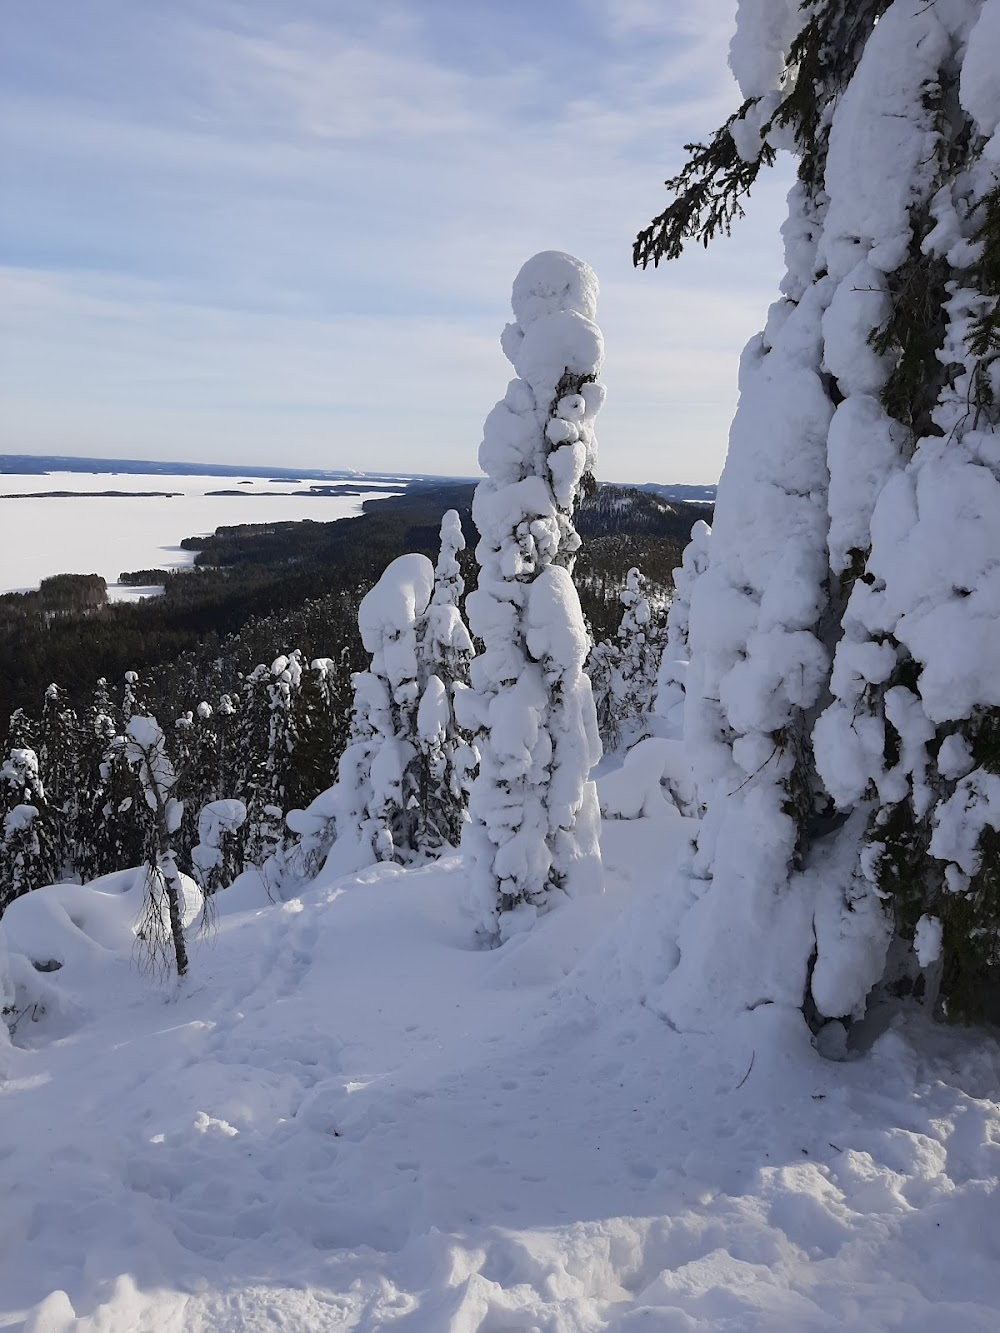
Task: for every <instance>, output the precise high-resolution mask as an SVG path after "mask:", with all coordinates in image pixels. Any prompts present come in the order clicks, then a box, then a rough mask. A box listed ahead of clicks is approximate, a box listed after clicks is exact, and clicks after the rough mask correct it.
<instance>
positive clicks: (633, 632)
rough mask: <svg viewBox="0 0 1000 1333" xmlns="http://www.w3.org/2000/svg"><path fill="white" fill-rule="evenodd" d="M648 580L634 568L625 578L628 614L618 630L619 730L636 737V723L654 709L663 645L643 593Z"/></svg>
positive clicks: (622, 600) (623, 616)
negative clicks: (633, 734)
mask: <svg viewBox="0 0 1000 1333" xmlns="http://www.w3.org/2000/svg"><path fill="white" fill-rule="evenodd" d="M645 583H646V580H645V578H644V577H643V576H642V574H641V573H640V572H639V570H638V569H636V568H635V567H633V568H632V569H630V570H629V571H628V573H627V574H626V576H625V587H624V588H623V589H622V592H621V602H622V605H623V606H624V608H625V610H624V612H623V613H622V620H621V624H620V625H619V626H618V642H619V645H620V656H619V659H618V674H619V679H620V681H621V696H620V698H619V699H618V701H617V703H618V706H617V712H618V719H617V722H618V729H619V731H620V732H622V731H624V732H626V733H629V734H631V733H634V732H635V729H636V725H637V723H638V722H639V721H640V719H641V718H642V717H643V716H644V715H645V714H647V713H649V712H650V710H651V709H652V707H653V696H654V693H655V690H656V673H657V668H658V667H659V663H660V643H659V642H658V639H657V633H656V626H655V625H654V623H653V617H652V613H651V611H650V607H649V601H648V599H647V598H646V596H645V595H644V593H643V587H644V585H645Z"/></svg>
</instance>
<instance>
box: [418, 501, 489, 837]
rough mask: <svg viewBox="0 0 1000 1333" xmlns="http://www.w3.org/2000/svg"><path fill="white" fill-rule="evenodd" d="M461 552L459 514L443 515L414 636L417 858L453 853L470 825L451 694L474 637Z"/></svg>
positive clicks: (465, 762) (464, 754) (462, 679)
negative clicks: (430, 585)
mask: <svg viewBox="0 0 1000 1333" xmlns="http://www.w3.org/2000/svg"><path fill="white" fill-rule="evenodd" d="M464 549H465V538H464V536H463V535H462V524H461V521H460V519H459V516H458V512H457V511H456V510H454V509H449V510H448V512H447V513H446V514H445V515H444V517H443V518H442V520H441V550H440V554H439V555H438V562H437V565H436V567H435V569H434V591H433V592H432V594H431V600H430V604H429V605H428V607H427V610H426V612H425V613H424V617H423V621H422V623H421V626H420V629H419V634H418V657H419V662H418V665H419V686H420V702H419V704H418V706H417V734H416V744H417V782H418V800H419V825H418V828H417V830H416V839H417V843H418V845H419V847H420V848H421V850H423V851H434V850H437V849H438V848H440V847H442V846H444V845H446V844H447V845H449V846H452V847H454V846H457V845H458V842H459V839H460V837H461V832H462V825H463V824H464V823H465V821H466V819H467V817H468V816H467V814H466V805H467V803H468V791H467V785H468V778H469V775H470V773H471V771H472V770H473V769H474V767H475V762H476V761H475V757H474V755H473V753H472V750H471V747H470V744H469V737H468V735H467V733H466V732H465V730H464V729H463V728H462V727H460V726H459V724H458V720H457V718H456V716H455V694H456V691H458V692H461V691H464V690H465V689H466V688H467V687H468V684H469V663H470V661H471V660H472V636H471V635H470V634H469V631H468V628H467V627H466V624H465V621H464V620H463V619H462V612H461V606H460V604H461V599H462V593H463V592H464V591H465V581H464V579H463V578H462V573H461V569H460V566H459V561H458V556H459V552H460V551H463V550H464Z"/></svg>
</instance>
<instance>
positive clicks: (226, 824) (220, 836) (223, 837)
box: [191, 799, 247, 904]
mask: <svg viewBox="0 0 1000 1333" xmlns="http://www.w3.org/2000/svg"><path fill="white" fill-rule="evenodd" d="M246 817H247V808H246V806H245V805H244V804H243V802H242V801H235V800H225V799H223V800H215V801H209V802H208V804H207V805H204V806H202V808H201V810H199V812H198V841H197V842H196V843H195V845H194V846H193V847H192V848H191V871H192V875H193V877H194V879H195V881H196V883H197V884H198V887H199V888H200V889H201V891H202V893H203V894H204V895H205V900H206V904H207V902H208V900H209V899H210V898H211V896H212V894H214V893H216V892H217V891H218V890H219V889H223V888H226V887H227V886H228V885H230V884H232V882H233V880H234V879H235V878H236V876H237V875H239V874H240V872H241V871H242V869H243V840H242V837H241V836H240V835H241V831H242V828H243V825H244V824H245V822H246Z"/></svg>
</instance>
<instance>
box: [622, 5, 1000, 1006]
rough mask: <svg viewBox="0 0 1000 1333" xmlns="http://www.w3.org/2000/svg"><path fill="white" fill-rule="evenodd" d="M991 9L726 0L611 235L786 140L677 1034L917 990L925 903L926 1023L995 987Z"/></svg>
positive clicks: (685, 212) (711, 661)
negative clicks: (710, 53) (777, 258)
mask: <svg viewBox="0 0 1000 1333" xmlns="http://www.w3.org/2000/svg"><path fill="white" fill-rule="evenodd" d="M779 9H780V11H781V12H780V14H779V13H778V10H779ZM997 13H998V7H997V0H955V2H954V3H948V4H925V3H923V2H922V0H895V3H891V4H887V3H886V0H862V2H861V3H857V4H851V5H847V4H846V3H844V0H825V2H824V3H819V4H813V5H807V6H804V7H801V8H799V7H797V6H794V5H788V6H779V7H777V9H775V11H774V13H771V12H770V11H767V12H766V13H765V9H764V7H762V6H761V5H760V4H759V3H751V0H742V2H741V4H740V6H739V14H738V31H737V37H736V39H735V40H734V44H733V50H732V56H733V65H734V70H735V73H736V75H737V78H738V80H739V81H740V83H741V86H742V89H743V92H744V94H745V96H746V97H747V98H748V101H747V103H746V104H745V105H744V107H743V108H742V109H741V111H740V113H738V115H737V117H735V118H734V119H733V120H732V121H731V122H729V123H727V126H726V127H724V128H723V130H722V131H720V133H719V134H718V135H717V136H716V137H715V139H714V140H713V141H712V142H711V144H709V145H707V146H705V147H704V148H701V149H699V150H698V151H697V152H696V153H695V155H694V156H693V157H692V158H691V160H690V161H689V163H688V165H687V166H686V167H685V168H684V170H683V171H682V173H681V174H680V176H678V177H677V178H676V179H675V180H674V181H673V182H671V184H672V186H673V187H674V188H675V190H676V191H677V197H676V199H675V200H674V203H673V204H672V205H671V206H670V208H668V209H667V211H666V212H665V213H664V214H663V215H662V217H661V218H660V219H658V220H657V222H656V223H654V225H653V227H652V228H650V229H649V231H648V232H646V233H644V234H643V235H642V236H640V238H639V241H638V243H637V258H638V259H639V260H640V261H643V262H644V261H645V260H646V259H654V260H655V259H657V258H659V257H660V256H661V255H666V256H667V257H670V256H671V255H672V254H675V253H677V252H678V251H679V248H680V246H681V245H682V244H683V241H684V239H685V238H687V237H691V236H699V237H701V238H703V239H706V240H707V239H708V238H709V237H710V236H711V235H712V234H713V232H715V231H717V230H719V229H720V228H721V227H724V226H725V225H726V224H727V222H728V219H729V218H731V217H732V216H734V214H735V213H736V212H738V208H739V199H740V195H741V192H743V191H745V190H746V189H747V188H749V186H750V185H751V184H752V182H753V179H754V177H755V176H756V174H757V172H758V171H759V169H760V167H761V166H762V165H763V164H765V163H767V162H769V161H770V160H771V159H772V158H773V155H774V150H775V149H776V148H781V147H791V148H792V149H793V150H794V151H795V152H796V153H797V154H798V157H799V181H798V183H797V184H796V186H795V187H794V189H793V190H792V192H791V195H790V197H789V217H788V221H787V223H786V224H785V228H784V236H785V246H786V260H787V264H788V272H787V275H786V277H785V280H784V283H783V285H782V291H783V297H782V299H781V300H780V301H779V302H778V303H777V304H776V305H775V306H774V307H772V309H771V312H770V315H769V318H768V322H767V326H766V328H765V330H764V332H763V333H761V334H759V335H758V336H757V337H756V338H754V339H753V340H752V341H751V342H750V344H749V345H748V347H747V349H746V351H745V353H744V356H743V363H742V367H741V375H740V394H741V396H740V404H739V408H738V411H737V414H736V418H735V420H734V423H733V428H732V434H731V437H730V448H729V457H728V461H727V464H726V470H725V473H724V475H723V478H722V482H721V484H720V487H719V494H718V503H717V506H716V510H715V523H714V528H713V532H712V542H711V561H710V563H709V565H708V568H707V570H706V571H705V572H704V574H703V575H702V576H701V577H700V578H699V580H698V583H697V586H696V587H695V589H694V592H693V594H692V597H691V606H690V644H691V670H690V673H689V679H688V692H687V717H686V727H687V734H688V735H689V737H690V738H691V739H692V741H693V742H694V745H695V754H694V759H695V765H696V775H697V778H698V783H699V790H700V796H701V798H702V799H703V800H704V801H705V803H706V805H707V813H706V817H705V821H704V825H703V829H702V833H701V837H700V840H699V847H698V853H697V856H696V858H695V861H694V865H693V873H694V875H695V876H696V878H697V881H700V889H701V898H700V901H699V902H698V903H697V904H696V906H695V907H694V908H693V909H692V911H691V913H690V914H689V917H688V920H687V924H686V927H685V933H684V935H683V936H682V939H681V962H680V966H679V967H678V968H677V970H676V971H675V972H674V974H673V976H672V978H671V979H670V981H669V982H668V988H667V1000H666V1003H667V1004H668V1007H669V1008H670V1009H671V1011H672V1014H673V1017H674V1019H675V1020H677V1021H692V1022H697V1023H699V1024H703V1023H705V1022H706V1021H713V1020H718V1021H724V1020H725V1019H726V1018H728V1016H730V1015H731V1014H732V1013H733V1012H735V1011H740V1010H743V1009H745V1008H747V1007H748V1006H750V1007H752V1006H755V1005H759V1004H762V1003H776V1004H784V1005H788V1006H799V1005H801V1006H803V1007H804V1009H805V1010H806V1012H807V1013H809V1014H811V1015H812V1014H815V1015H817V1021H819V1020H822V1018H824V1017H831V1018H832V1017H836V1018H851V1017H853V1016H857V1015H859V1014H861V1013H862V1012H863V1011H864V1009H865V1005H866V996H867V994H868V992H869V990H870V988H871V987H872V986H874V985H876V984H878V983H880V982H889V981H891V982H892V983H893V985H894V987H895V988H896V989H897V990H898V989H899V987H900V986H901V985H915V986H916V987H917V989H918V990H919V989H920V987H921V986H922V985H923V982H924V979H923V978H922V977H921V976H920V975H919V970H920V967H921V957H920V956H919V955H921V954H922V955H923V956H924V957H928V956H929V954H928V951H927V950H926V949H925V948H923V946H921V948H920V950H919V953H917V952H914V951H912V950H911V951H910V953H909V978H907V977H896V978H889V977H886V965H887V964H886V960H887V958H888V957H890V956H891V957H893V958H895V957H897V956H898V955H899V954H900V952H902V950H901V949H900V948H896V949H893V950H892V953H891V955H890V952H889V945H890V942H891V941H892V940H893V938H894V937H896V938H897V940H898V941H900V943H901V944H903V945H905V944H907V943H909V942H912V941H913V939H914V935H915V932H916V930H917V925H918V922H919V921H920V920H923V919H925V918H933V919H934V920H935V921H937V922H939V923H940V929H941V941H940V959H939V960H938V959H935V963H936V966H937V967H938V968H939V974H940V997H941V999H942V1001H943V1004H944V1006H945V1008H946V1009H947V1011H948V1012H949V1013H950V1014H952V1015H955V1014H964V1015H972V1016H974V1015H975V1014H977V1013H978V1012H981V1011H982V1009H983V1007H984V1005H985V1004H986V1003H987V1000H988V988H989V987H990V986H996V984H997V981H998V980H1000V894H998V885H1000V834H998V831H997V830H998V828H1000V805H998V804H997V802H998V800H1000V791H998V788H997V777H998V775H1000V671H998V669H997V663H998V661H1000V560H998V558H997V534H998V533H1000V439H998V434H997V422H998V403H1000V311H998V296H1000V184H998V166H997V164H998V162H1000V149H998V144H1000V139H998V137H997V130H998V125H1000V94H998V81H997V75H996V66H995V33H996V24H997ZM848 17H849V21H848ZM924 934H925V935H926V931H925V932H924ZM803 997H805V999H804V998H803Z"/></svg>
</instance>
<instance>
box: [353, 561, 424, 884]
mask: <svg viewBox="0 0 1000 1333" xmlns="http://www.w3.org/2000/svg"><path fill="white" fill-rule="evenodd" d="M433 588H434V567H433V565H432V564H431V562H430V561H429V560H428V559H427V557H426V556H423V555H401V556H399V558H398V559H396V560H393V561H392V563H391V564H390V565H388V566H387V567H386V569H385V571H384V572H383V574H382V577H381V578H380V579H379V581H378V583H376V584H375V587H374V588H372V589H371V591H370V592H368V593H366V594H365V596H364V597H363V598H362V600H361V605H360V607H359V608H358V627H359V629H360V630H361V640H362V642H363V643H364V646H365V649H366V651H367V652H369V653H371V655H372V657H371V666H370V668H369V670H368V671H367V672H362V673H360V674H359V675H358V676H357V677H356V681H355V692H356V695H357V697H358V701H359V707H358V712H359V716H361V717H362V719H363V720H362V728H363V730H365V731H368V732H369V737H368V740H367V742H366V745H367V759H366V762H365V768H364V771H362V772H360V773H358V777H359V779H360V781H361V783H362V785H363V786H364V785H365V784H367V791H366V797H367V799H366V800H365V803H364V818H363V821H362V822H363V824H364V827H365V830H366V832H365V838H366V839H367V840H369V841H370V845H371V847H372V851H373V854H374V857H375V858H376V859H378V860H380V861H392V860H397V861H404V862H405V861H408V860H410V859H411V858H412V856H413V854H414V852H416V851H417V850H418V838H417V830H418V828H419V827H420V823H421V814H420V779H419V765H418V763H417V754H418V749H417V744H416V742H417V707H418V705H419V703H420V684H419V674H420V666H419V662H418V638H419V632H420V629H421V622H422V619H423V615H424V612H425V611H426V610H427V606H428V603H429V602H430V598H431V593H432V591H433ZM338 833H339V826H338Z"/></svg>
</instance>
